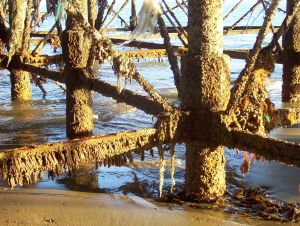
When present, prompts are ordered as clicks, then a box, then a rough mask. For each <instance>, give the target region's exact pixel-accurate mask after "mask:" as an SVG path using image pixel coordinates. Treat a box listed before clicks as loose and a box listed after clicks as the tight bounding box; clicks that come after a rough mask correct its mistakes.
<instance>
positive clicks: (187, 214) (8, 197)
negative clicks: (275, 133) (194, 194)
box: [0, 189, 295, 226]
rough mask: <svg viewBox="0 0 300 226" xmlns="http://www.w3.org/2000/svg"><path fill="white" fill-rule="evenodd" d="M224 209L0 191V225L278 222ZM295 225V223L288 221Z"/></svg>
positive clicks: (98, 196) (121, 197)
mask: <svg viewBox="0 0 300 226" xmlns="http://www.w3.org/2000/svg"><path fill="white" fill-rule="evenodd" d="M237 219H238V218H237V217H236V216H229V215H226V214H223V213H216V212H213V211H207V210H195V209H188V210H183V209H178V208H177V209H171V208H167V207H161V206H160V207H159V206H156V205H154V204H152V203H149V202H147V201H146V200H144V199H141V198H138V197H135V196H124V195H109V194H98V193H86V192H73V191H65V190H47V189H16V190H1V191H0V225H1V226H2V225H72V226H73V225H74V226H75V225H85V226H86V225H105V226H109V225H113V226H117V225H126V226H127V225H128V226H130V225H132V226H134V225H139V226H141V225H163V226H167V225H170V226H171V225H172V226H176V225H178V226H185V225H189V226H193V225H205V226H214V225H216V226H217V225H225V226H226V225H228V226H229V225H237V226H241V225H266V226H267V225H270V226H271V225H280V224H279V223H273V222H260V221H256V220H251V219H238V220H239V222H240V223H237V222H235V221H236V220H237ZM288 225H295V224H288Z"/></svg>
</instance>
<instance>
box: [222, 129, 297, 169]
mask: <svg viewBox="0 0 300 226" xmlns="http://www.w3.org/2000/svg"><path fill="white" fill-rule="evenodd" d="M223 145H225V146H227V147H229V148H233V149H239V150H243V151H248V152H251V153H254V154H256V155H258V156H262V157H263V158H265V159H266V160H270V161H271V160H276V161H279V162H284V163H286V164H289V165H295V166H298V167H300V144H298V143H292V142H287V141H283V140H279V139H274V138H269V137H265V136H262V135H258V134H253V133H249V132H246V131H241V130H231V131H229V133H228V134H227V139H225V140H223Z"/></svg>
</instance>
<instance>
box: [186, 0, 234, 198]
mask: <svg viewBox="0 0 300 226" xmlns="http://www.w3.org/2000/svg"><path fill="white" fill-rule="evenodd" d="M188 3H189V30H188V33H189V35H188V37H189V50H188V53H187V55H186V56H184V57H183V58H182V75H183V76H182V80H181V89H180V90H181V95H180V96H181V99H182V105H183V108H184V110H190V111H192V112H197V111H204V112H205V111H223V110H225V109H226V106H227V104H228V101H229V96H230V69H229V57H227V56H225V55H223V1H222V0H216V1H211V0H189V1H188ZM206 115H209V114H206ZM195 120H197V119H195ZM206 120H208V121H209V120H210V119H209V118H207V119H206ZM195 125H196V123H195ZM190 126H191V128H192V129H191V132H190V136H191V139H193V134H194V132H193V131H198V132H197V133H198V134H199V130H201V127H200V128H199V127H198V126H194V125H190ZM196 127H197V128H196ZM203 128H208V127H205V126H204V127H203ZM202 132H203V134H206V133H208V132H209V131H202ZM195 134H196V133H195ZM186 149H187V150H186V175H185V191H186V192H188V193H193V194H196V195H197V196H198V198H199V199H200V200H203V201H207V200H211V199H214V198H216V197H218V196H222V195H223V194H224V192H225V190H226V185H225V168H224V167H225V157H224V148H223V147H221V146H215V145H213V144H211V143H210V142H209V141H207V142H206V143H199V142H194V143H188V144H187V145H186Z"/></svg>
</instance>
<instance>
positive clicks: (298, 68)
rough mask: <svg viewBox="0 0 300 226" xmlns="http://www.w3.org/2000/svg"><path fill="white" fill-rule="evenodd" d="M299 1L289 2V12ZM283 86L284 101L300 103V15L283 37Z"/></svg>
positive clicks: (291, 0)
mask: <svg viewBox="0 0 300 226" xmlns="http://www.w3.org/2000/svg"><path fill="white" fill-rule="evenodd" d="M296 2H297V0H289V1H287V11H289V10H292V9H293V7H295V3H296ZM283 48H284V57H283V85H282V101H284V102H298V101H300V65H299V63H300V61H299V59H300V14H299V12H298V13H296V14H295V17H294V19H293V21H292V24H291V26H290V28H289V30H288V31H287V33H286V34H285V35H284V36H283Z"/></svg>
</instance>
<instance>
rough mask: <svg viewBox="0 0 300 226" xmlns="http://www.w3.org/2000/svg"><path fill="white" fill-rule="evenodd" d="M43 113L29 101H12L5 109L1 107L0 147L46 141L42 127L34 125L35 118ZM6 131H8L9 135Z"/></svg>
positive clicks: (20, 145) (5, 147)
mask: <svg viewBox="0 0 300 226" xmlns="http://www.w3.org/2000/svg"><path fill="white" fill-rule="evenodd" d="M43 114H44V111H43V110H41V109H37V108H36V107H34V106H33V102H31V101H26V102H20V103H15V102H14V103H12V104H11V105H10V106H9V107H7V109H2V110H1V111H0V117H1V121H0V125H1V126H0V139H1V144H0V149H8V148H11V147H22V146H27V145H32V144H35V143H45V142H48V139H47V137H45V136H44V133H43V132H44V128H43V127H36V126H35V120H37V119H39V118H43ZM6 116H9V117H6ZM7 133H10V136H9V137H8V136H7Z"/></svg>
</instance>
